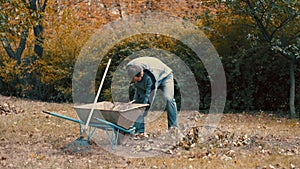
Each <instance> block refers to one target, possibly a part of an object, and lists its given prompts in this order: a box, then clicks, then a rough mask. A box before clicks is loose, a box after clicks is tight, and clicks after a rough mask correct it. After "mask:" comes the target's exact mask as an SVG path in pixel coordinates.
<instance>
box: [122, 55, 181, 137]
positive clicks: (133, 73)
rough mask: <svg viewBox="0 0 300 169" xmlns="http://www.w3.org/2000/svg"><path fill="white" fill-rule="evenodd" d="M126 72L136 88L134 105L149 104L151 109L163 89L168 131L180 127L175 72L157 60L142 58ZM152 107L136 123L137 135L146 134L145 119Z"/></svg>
mask: <svg viewBox="0 0 300 169" xmlns="http://www.w3.org/2000/svg"><path fill="white" fill-rule="evenodd" d="M126 72H127V74H128V76H129V78H130V79H131V80H132V82H133V83H134V86H135V94H134V100H135V101H134V103H144V104H146V103H148V104H150V107H151V103H152V102H153V100H154V98H155V94H156V91H157V89H158V88H159V89H161V90H162V92H163V95H164V98H165V100H166V102H167V104H166V109H167V117H168V129H169V130H170V129H171V128H172V127H178V124H177V106H176V102H175V99H174V81H173V71H172V70H171V69H170V68H169V67H168V66H167V65H165V64H164V63H163V62H162V61H160V60H159V59H157V58H154V57H140V58H136V59H133V60H132V61H130V62H129V63H128V64H127V66H126ZM151 91H154V94H153V97H152V99H151V100H150V94H151ZM150 107H149V108H147V109H146V110H145V112H144V113H143V114H142V115H141V117H139V118H138V119H137V121H136V122H135V124H134V127H136V133H144V132H145V126H144V117H145V116H146V115H147V112H148V110H149V109H150Z"/></svg>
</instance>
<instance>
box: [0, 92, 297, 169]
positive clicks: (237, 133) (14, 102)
mask: <svg viewBox="0 0 300 169" xmlns="http://www.w3.org/2000/svg"><path fill="white" fill-rule="evenodd" d="M42 110H48V111H53V112H56V113H59V114H63V115H66V116H70V117H74V118H76V112H75V111H74V109H73V108H72V105H71V104H57V103H44V102H38V101H32V100H24V99H23V100H22V99H17V98H13V97H4V96H0V168H22V169H23V168H37V167H39V168H80V169H82V168H187V169H193V168H230V169H231V168H257V169H259V168H261V169H262V168H270V169H272V168H280V169H282V168H285V169H290V168H294V169H296V168H299V167H300V161H299V159H300V148H299V147H300V124H299V123H300V122H299V121H298V120H292V119H288V118H285V117H279V116H277V115H275V114H270V113H268V114H267V113H264V112H253V113H238V114H223V115H222V117H221V120H220V122H219V124H218V126H217V127H216V128H212V126H209V125H206V124H205V120H206V119H207V116H208V115H207V114H202V113H198V112H184V113H180V114H179V123H180V125H179V129H180V131H179V133H175V135H173V134H174V133H169V132H167V131H166V124H167V123H166V115H165V114H164V113H163V114H162V115H161V117H160V118H159V119H157V120H155V121H153V122H151V123H147V124H146V130H147V131H148V134H149V135H148V137H147V138H136V137H129V136H126V137H125V139H123V140H122V143H121V145H119V146H117V147H116V148H115V149H114V150H111V149H110V148H108V147H109V145H108V146H104V144H105V143H103V145H102V142H101V141H102V140H97V139H96V140H95V142H96V144H95V143H93V144H91V145H90V149H89V151H87V152H84V153H74V152H70V151H65V149H64V147H65V146H66V145H68V144H69V143H71V142H72V141H73V140H75V139H76V138H78V136H79V126H78V124H76V123H74V122H70V121H66V120H63V119H59V118H56V117H52V116H49V115H45V114H43V113H41V111H42ZM150 115H151V114H150ZM146 120H147V119H146ZM187 124H189V125H187ZM99 132H102V131H99ZM205 132H212V134H210V135H208V136H207V137H205V139H203V138H204V137H203V133H205ZM96 133H97V132H96ZM97 141H99V142H101V143H97ZM139 157H140V158H139Z"/></svg>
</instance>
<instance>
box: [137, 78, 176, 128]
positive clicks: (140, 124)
mask: <svg viewBox="0 0 300 169" xmlns="http://www.w3.org/2000/svg"><path fill="white" fill-rule="evenodd" d="M157 86H158V88H159V89H160V90H161V91H162V92H163V95H164V98H165V100H166V102H167V103H166V109H167V117H168V129H170V128H171V127H173V126H175V127H178V122H177V106H176V102H175V99H174V81H173V73H171V74H170V75H168V76H167V77H166V78H164V79H162V80H161V81H158V83H157ZM155 94H156V91H154V96H153V99H149V101H150V102H151V103H152V100H154V98H155ZM148 111H149V109H146V110H145V111H144V112H143V113H142V115H141V116H140V117H139V118H138V119H137V120H136V122H135V124H134V127H135V128H136V133H143V132H144V131H145V124H144V123H145V119H144V118H145V116H146V115H147V113H148Z"/></svg>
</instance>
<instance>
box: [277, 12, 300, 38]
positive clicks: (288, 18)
mask: <svg viewBox="0 0 300 169" xmlns="http://www.w3.org/2000/svg"><path fill="white" fill-rule="evenodd" d="M296 17H297V14H295V15H292V16H291V17H287V18H285V20H283V21H282V22H281V23H280V25H279V26H277V27H276V28H275V29H274V30H273V31H272V33H271V36H273V35H274V34H275V33H276V32H277V31H278V30H279V29H281V28H282V27H283V26H285V25H286V23H287V22H288V21H290V20H293V19H294V18H296Z"/></svg>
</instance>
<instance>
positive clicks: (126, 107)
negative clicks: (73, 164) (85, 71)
mask: <svg viewBox="0 0 300 169" xmlns="http://www.w3.org/2000/svg"><path fill="white" fill-rule="evenodd" d="M147 106H148V104H136V103H122V102H115V103H112V102H107V101H104V102H98V103H96V104H84V105H78V106H74V108H75V110H76V112H77V115H78V117H79V119H74V118H71V117H67V116H64V115H61V114H57V113H54V112H49V111H42V112H43V113H46V114H49V115H52V116H55V117H59V118H62V119H65V120H69V121H72V122H76V123H78V124H79V125H80V137H79V138H78V139H76V140H75V141H73V142H72V143H70V144H69V145H68V146H67V147H71V146H72V149H73V151H85V150H86V149H87V148H88V147H89V142H90V139H91V137H92V136H93V134H94V131H95V130H96V129H102V130H105V132H106V135H107V139H108V141H109V142H110V145H111V148H112V149H114V148H115V146H116V145H117V144H118V139H119V133H122V134H124V135H125V134H129V135H132V134H133V133H134V131H135V127H133V124H134V122H135V121H136V119H137V118H138V117H139V116H140V115H141V114H142V113H143V112H144V109H145V108H146V107H147ZM92 107H94V111H93V114H92V116H91V120H90V122H89V124H88V130H85V129H84V127H83V125H86V122H87V119H88V117H89V114H90V113H89V112H90V110H91V109H92ZM84 133H86V134H87V138H84Z"/></svg>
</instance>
